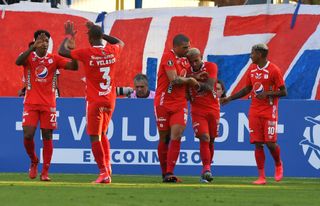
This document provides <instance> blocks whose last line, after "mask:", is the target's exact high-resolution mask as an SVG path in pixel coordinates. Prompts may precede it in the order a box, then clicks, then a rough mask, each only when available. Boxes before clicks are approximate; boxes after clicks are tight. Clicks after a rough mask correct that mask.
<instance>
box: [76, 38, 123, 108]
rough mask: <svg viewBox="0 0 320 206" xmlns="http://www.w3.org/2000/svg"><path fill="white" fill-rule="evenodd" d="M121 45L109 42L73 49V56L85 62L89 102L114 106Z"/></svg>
mask: <svg viewBox="0 0 320 206" xmlns="http://www.w3.org/2000/svg"><path fill="white" fill-rule="evenodd" d="M119 54H120V46H119V45H118V44H107V45H106V46H105V47H104V46H93V47H89V48H84V49H75V50H72V51H71V57H72V58H73V59H77V60H79V61H81V62H82V63H83V64H84V71H85V77H86V99H87V101H89V102H106V103H108V104H110V107H111V108H113V107H114V102H115V99H116V87H115V67H114V66H115V63H116V62H117V61H118V57H119Z"/></svg>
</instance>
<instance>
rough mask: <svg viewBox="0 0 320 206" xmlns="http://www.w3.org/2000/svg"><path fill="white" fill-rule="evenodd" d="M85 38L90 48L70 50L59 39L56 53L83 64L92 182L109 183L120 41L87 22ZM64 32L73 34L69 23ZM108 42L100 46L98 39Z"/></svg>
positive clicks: (66, 41) (121, 43) (68, 38)
mask: <svg viewBox="0 0 320 206" xmlns="http://www.w3.org/2000/svg"><path fill="white" fill-rule="evenodd" d="M87 27H88V40H89V43H90V45H91V47H88V48H83V49H75V50H72V51H70V50H69V49H68V46H67V45H68V43H69V41H70V37H67V38H65V40H64V41H63V42H62V44H61V46H60V49H59V54H60V55H62V56H65V57H68V58H72V59H77V60H79V61H81V62H82V63H83V65H84V70H85V77H86V88H87V89H86V100H87V108H86V117H87V133H88V135H89V136H90V140H91V148H92V153H93V155H94V158H95V161H96V162H97V164H98V167H99V170H100V174H99V176H98V178H97V179H96V181H94V183H105V184H109V183H111V163H110V143H109V140H108V137H107V135H106V132H107V129H108V125H109V121H110V119H111V117H112V113H113V110H114V107H115V99H116V87H115V65H116V63H117V62H118V58H119V55H120V52H121V50H122V47H123V46H124V43H123V42H122V41H121V40H119V39H117V38H115V37H112V36H109V35H106V34H103V32H102V30H101V28H100V27H99V26H96V25H94V24H93V23H91V22H88V23H87ZM65 34H66V35H68V36H74V34H75V31H74V28H73V23H72V22H70V21H68V22H66V24H65ZM103 39H104V40H106V41H107V42H108V44H107V45H106V46H103V43H102V40H103Z"/></svg>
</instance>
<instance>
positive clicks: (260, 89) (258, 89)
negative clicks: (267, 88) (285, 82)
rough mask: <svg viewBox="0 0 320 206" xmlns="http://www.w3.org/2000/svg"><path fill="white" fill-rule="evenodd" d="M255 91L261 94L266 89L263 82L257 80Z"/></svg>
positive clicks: (254, 86)
mask: <svg viewBox="0 0 320 206" xmlns="http://www.w3.org/2000/svg"><path fill="white" fill-rule="evenodd" d="M253 91H254V93H255V94H261V93H262V92H263V91H264V89H263V85H262V84H261V82H256V83H255V84H254V85H253Z"/></svg>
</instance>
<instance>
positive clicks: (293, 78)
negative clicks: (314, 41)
mask: <svg viewBox="0 0 320 206" xmlns="http://www.w3.org/2000/svg"><path fill="white" fill-rule="evenodd" d="M319 56H320V50H305V51H304V52H303V54H302V55H301V56H300V58H299V60H298V61H297V63H296V64H295V65H294V67H293V68H292V70H291V72H290V74H289V75H288V76H287V78H286V86H287V90H288V96H287V97H286V98H288V99H310V98H311V95H312V89H313V86H314V84H315V81H316V76H317V73H318V70H319V67H320V58H319Z"/></svg>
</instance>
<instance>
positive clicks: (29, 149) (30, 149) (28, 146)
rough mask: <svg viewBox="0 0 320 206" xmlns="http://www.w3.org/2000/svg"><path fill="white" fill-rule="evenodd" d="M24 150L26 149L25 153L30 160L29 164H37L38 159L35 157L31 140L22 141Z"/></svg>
mask: <svg viewBox="0 0 320 206" xmlns="http://www.w3.org/2000/svg"><path fill="white" fill-rule="evenodd" d="M23 144H24V148H25V149H26V152H27V154H28V156H29V157H30V159H31V162H38V157H37V155H36V152H35V149H34V140H33V138H32V139H27V138H24V139H23Z"/></svg>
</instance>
